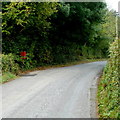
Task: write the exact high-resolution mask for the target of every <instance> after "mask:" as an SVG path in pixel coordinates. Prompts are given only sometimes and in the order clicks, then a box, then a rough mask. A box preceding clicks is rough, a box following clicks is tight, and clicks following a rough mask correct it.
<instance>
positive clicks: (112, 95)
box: [98, 40, 120, 118]
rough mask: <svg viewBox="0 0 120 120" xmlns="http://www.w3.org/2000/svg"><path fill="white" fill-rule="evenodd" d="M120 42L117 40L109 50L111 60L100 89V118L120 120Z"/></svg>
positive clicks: (105, 70)
mask: <svg viewBox="0 0 120 120" xmlns="http://www.w3.org/2000/svg"><path fill="white" fill-rule="evenodd" d="M118 43H120V40H115V41H114V42H113V43H112V44H111V46H110V49H109V52H110V59H109V61H108V64H107V66H106V67H105V69H104V72H103V76H102V78H101V81H100V84H99V88H98V108H99V116H100V118H120V114H119V110H120V106H119V104H118V102H119V98H118V96H119V80H120V76H119V70H120V66H119V64H120V49H119V47H120V46H119V44H118Z"/></svg>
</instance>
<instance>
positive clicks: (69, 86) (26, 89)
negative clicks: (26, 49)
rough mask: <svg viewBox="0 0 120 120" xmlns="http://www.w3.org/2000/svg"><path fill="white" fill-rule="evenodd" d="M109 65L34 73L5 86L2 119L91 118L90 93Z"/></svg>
mask: <svg viewBox="0 0 120 120" xmlns="http://www.w3.org/2000/svg"><path fill="white" fill-rule="evenodd" d="M105 64H106V62H105V61H101V62H92V63H86V64H80V65H74V66H69V67H62V68H52V69H47V70H41V71H34V72H30V73H29V74H26V75H24V76H21V77H20V78H18V79H16V80H13V81H11V82H8V83H5V84H3V85H2V117H3V118H91V93H90V89H91V86H92V85H93V84H94V85H95V87H96V81H97V77H98V76H99V74H100V72H101V71H102V69H103V67H104V66H105ZM94 107H95V106H94Z"/></svg>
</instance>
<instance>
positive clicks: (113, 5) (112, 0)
mask: <svg viewBox="0 0 120 120" xmlns="http://www.w3.org/2000/svg"><path fill="white" fill-rule="evenodd" d="M105 1H106V3H107V4H108V8H110V9H114V10H116V11H118V2H119V1H120V0H105ZM119 7H120V6H119Z"/></svg>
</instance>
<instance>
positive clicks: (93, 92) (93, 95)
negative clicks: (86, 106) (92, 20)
mask: <svg viewBox="0 0 120 120" xmlns="http://www.w3.org/2000/svg"><path fill="white" fill-rule="evenodd" d="M102 73H103V70H102V71H101V72H100V73H99V74H98V75H97V77H95V78H94V80H93V84H91V87H90V91H89V92H90V118H98V107H97V106H98V103H97V91H98V85H99V79H100V76H101V75H102Z"/></svg>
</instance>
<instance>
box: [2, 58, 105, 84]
mask: <svg viewBox="0 0 120 120" xmlns="http://www.w3.org/2000/svg"><path fill="white" fill-rule="evenodd" d="M96 61H107V59H85V60H81V61H74V62H68V63H65V64H57V65H44V66H41V67H36V68H31V69H29V70H22V71H19V75H22V74H27V73H29V72H32V71H36V70H46V69H51V68H58V67H67V66H72V65H78V64H84V63H90V62H96ZM19 75H18V76H16V75H15V74H13V73H11V72H5V73H3V75H2V76H0V83H2V84H3V83H6V82H9V81H11V80H14V79H16V78H18V77H19Z"/></svg>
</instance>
